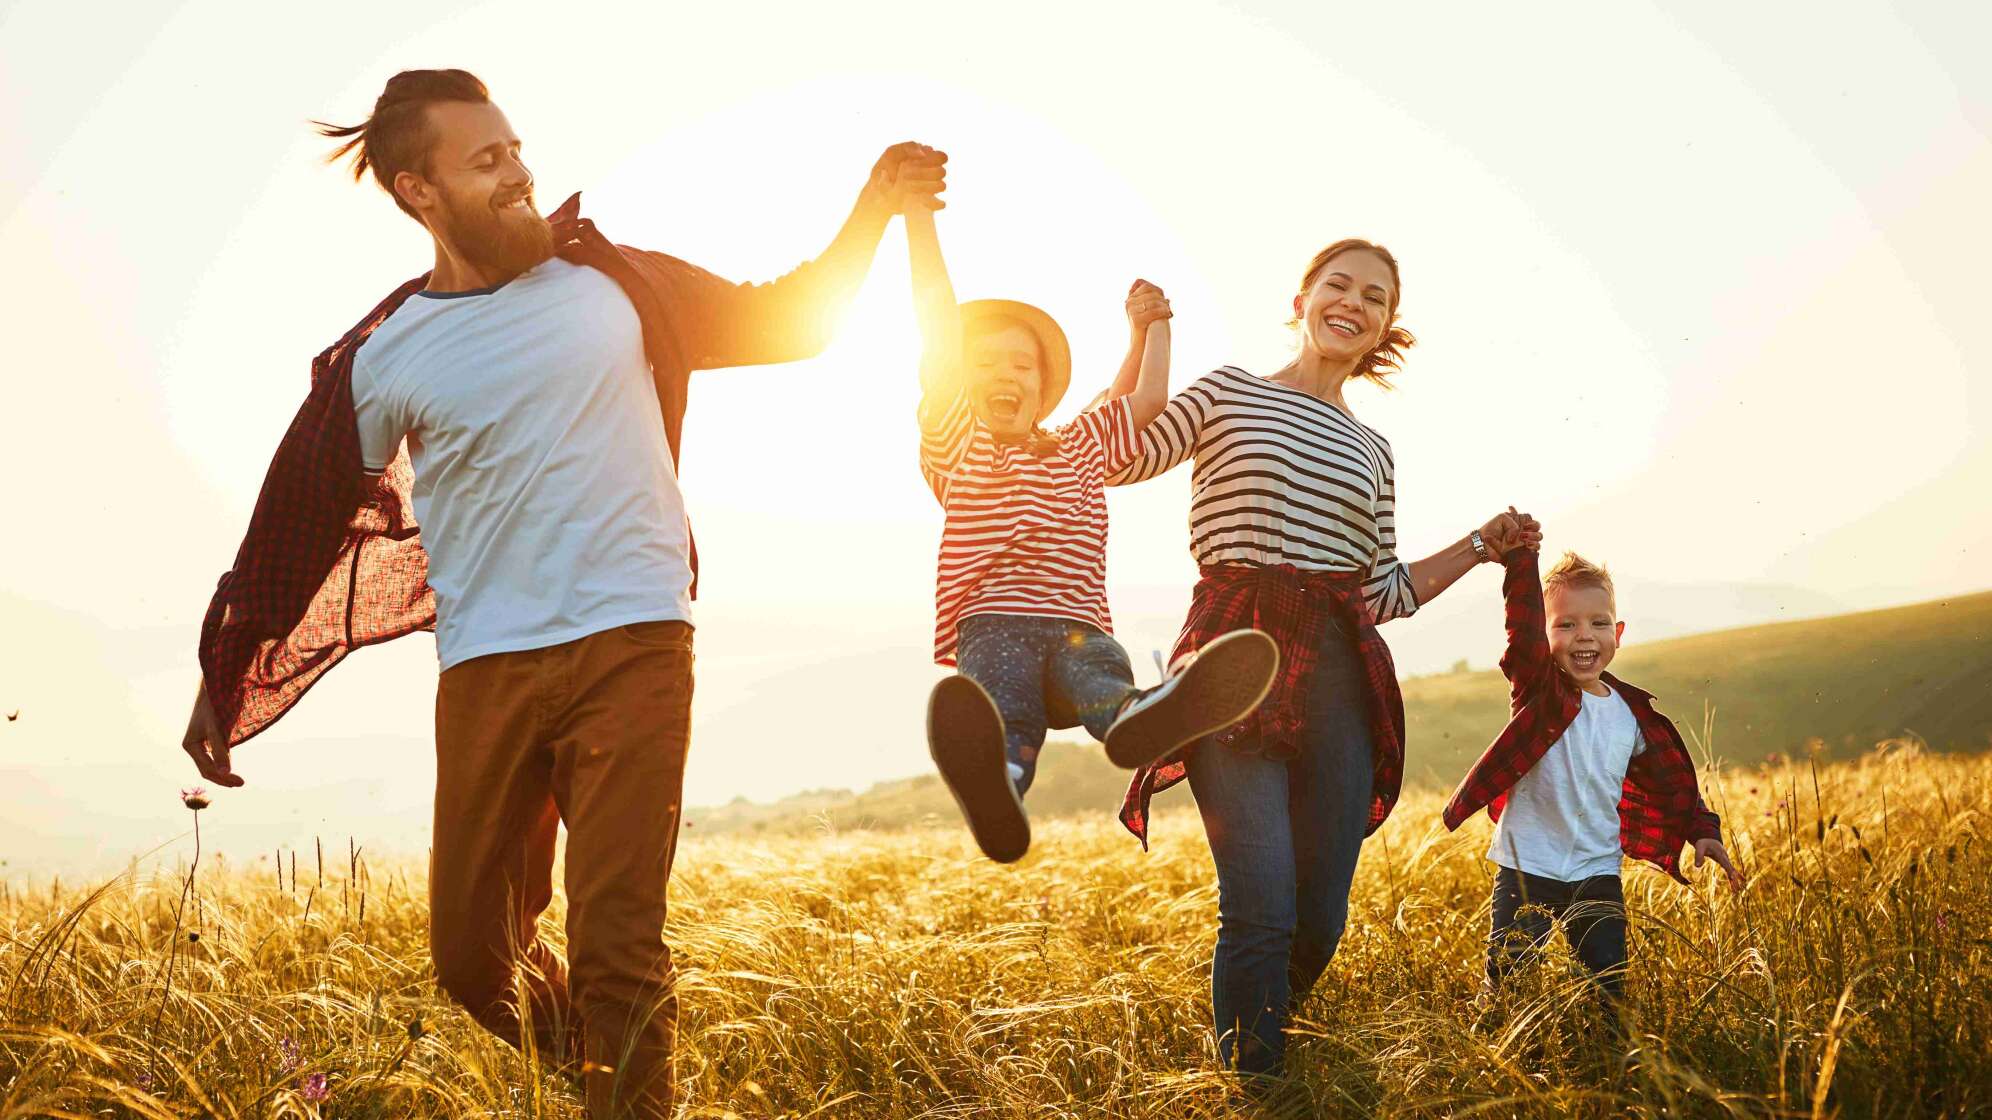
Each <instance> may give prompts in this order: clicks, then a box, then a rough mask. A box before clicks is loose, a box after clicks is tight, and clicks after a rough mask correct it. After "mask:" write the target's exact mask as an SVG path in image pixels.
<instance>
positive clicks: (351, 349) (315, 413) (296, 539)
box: [200, 195, 870, 745]
mask: <svg viewBox="0 0 1992 1120" xmlns="http://www.w3.org/2000/svg"><path fill="white" fill-rule="evenodd" d="M549 221H551V222H552V224H553V229H554V241H555V244H556V245H557V246H558V249H557V252H558V254H559V256H560V257H561V258H562V259H564V260H568V261H571V262H573V263H575V264H581V265H587V266H589V267H591V268H595V269H597V270H599V271H601V272H603V273H605V274H607V275H608V276H609V277H611V278H612V279H614V280H615V281H616V283H617V285H618V286H620V287H621V288H622V290H623V293H624V294H625V295H627V296H628V297H629V300H630V303H631V304H633V305H634V306H635V308H636V312H637V316H638V318H639V320H640V321H641V323H642V333H643V347H644V353H645V356H646V357H647V358H648V359H649V361H650V368H651V375H652V378H653V379H654V381H655V383H656V386H657V400H658V405H659V407H660V408H661V409H662V410H663V413H664V430H665V435H666V437H667V439H668V440H669V443H670V448H671V457H672V460H673V462H674V463H675V462H677V461H678V457H679V456H678V452H679V437H680V435H681V433H682V430H683V423H684V415H685V399H686V390H687V385H688V382H689V378H690V374H691V371H692V370H695V369H718V368H721V367H725V366H739V365H760V364H765V363H772V362H786V361H795V360H798V359H801V358H806V357H810V356H811V355H814V354H816V353H818V352H820V351H821V350H822V349H823V347H824V345H825V344H826V343H827V342H828V339H829V326H830V324H831V323H832V322H833V321H834V318H835V316H834V315H832V314H827V313H825V309H824V306H823V304H824V301H825V299H826V297H831V298H835V297H838V296H841V295H842V294H847V292H846V289H848V288H850V287H854V285H852V284H850V283H848V281H849V280H850V278H851V277H850V275H849V274H850V273H851V272H852V269H851V267H850V266H851V265H852V264H853V263H860V264H862V263H868V262H869V259H870V258H869V255H868V254H867V255H866V256H865V258H864V261H863V262H853V261H848V260H832V259H830V257H829V256H826V257H824V258H820V259H818V260H816V261H812V262H809V263H807V264H804V265H802V266H801V267H799V268H797V269H796V270H794V271H793V272H791V273H789V274H788V275H786V276H784V277H782V278H781V279H779V280H776V281H773V282H772V283H767V284H734V283H732V282H730V281H727V280H724V279H721V278H720V277H718V276H715V275H713V274H712V273H710V272H707V271H706V270H705V269H702V268H699V267H698V266H696V265H693V264H689V263H687V262H685V261H682V260H679V259H677V258H676V257H671V256H667V255H665V254H663V253H653V252H646V251H642V250H638V249H631V248H628V247H624V246H619V245H616V244H614V243H613V242H611V241H610V240H609V239H608V238H607V237H605V236H604V235H603V234H602V233H601V232H600V231H599V230H597V229H596V228H595V224H594V222H592V221H590V220H589V219H586V218H583V217H581V216H580V196H579V195H575V196H573V197H572V198H569V199H568V200H567V201H566V202H565V203H564V204H562V205H561V206H560V208H559V209H557V210H555V211H554V212H553V213H552V214H551V215H549ZM856 271H857V273H858V275H862V272H863V269H862V267H859V268H858V269H857V270H856ZM427 282H428V275H427V274H424V275H422V276H418V277H416V278H415V279H413V280H410V281H408V282H407V283H405V284H403V285H401V286H400V287H398V288H396V289H395V290H394V291H393V292H392V293H391V294H390V295H389V296H388V297H387V298H386V299H385V300H383V301H381V303H380V304H379V306H377V307H375V308H374V309H373V310H372V311H370V312H368V313H367V315H366V317H365V318H363V319H361V320H360V321H359V323H357V324H356V325H354V327H353V328H352V329H351V330H349V331H347V332H346V333H345V335H344V336H342V337H341V338H340V339H339V340H338V341H337V342H335V343H333V344H332V345H331V346H330V347H328V348H327V349H326V350H325V352H324V353H321V354H320V355H318V357H317V358H316V359H315V360H314V361H313V362H312V363H311V392H310V394H309V396H307V397H306V398H305V401H304V404H303V406H302V407H300V408H299V409H298V412H297V415H296V417H295V418H293V419H292V421H291V424H290V428H289V429H288V430H287V431H286V432H285V433H284V437H283V440H282V442H281V443H279V444H278V446H277V451H276V454H275V456H274V457H273V458H272V459H271V461H270V468H269V471H268V473H267V474H266V475H265V476H264V479H263V488H262V491H261V493H260V494H258V496H257V499H256V506H255V510H254V512H253V513H251V515H250V518H249V528H248V531H247V532H246V533H245V534H244V536H243V539H242V544H241V547H240V548H239V549H238V550H237V551H236V555H235V564H234V566H233V567H232V568H230V569H229V571H227V572H226V573H224V574H223V575H222V577H221V581H220V583H219V584H218V585H217V586H216V588H215V593H214V598H213V600H212V601H211V602H210V604H209V606H208V610H207V615H206V618H205V619H204V621H203V622H202V625H201V637H200V660H201V677H202V683H203V687H204V688H205V689H206V690H207V694H208V700H209V702H210V703H211V704H212V705H213V707H214V711H215V717H216V719H217V721H218V725H219V727H220V728H221V729H222V730H223V732H224V733H225V734H226V736H227V738H228V742H229V743H230V744H231V745H233V744H237V743H241V742H243V741H245V740H247V739H249V738H251V737H252V736H254V735H255V734H256V733H257V732H259V731H262V730H263V729H264V728H266V727H268V726H269V725H270V724H272V723H274V722H276V720H277V719H278V718H279V717H280V716H282V715H283V714H284V713H285V712H287V711H289V710H290V708H291V706H292V705H294V704H296V703H297V701H298V699H299V698H300V697H302V696H303V695H304V693H305V692H306V691H307V690H308V689H310V688H311V686H312V685H313V684H315V683H316V682H317V681H318V679H319V678H320V677H321V676H323V675H324V674H325V672H326V671H327V670H329V669H331V668H332V666H334V665H336V664H338V663H339V662H340V661H341V660H342V659H343V658H344V657H345V656H346V655H347V654H348V653H350V652H352V651H353V650H355V649H358V648H359V647H361V646H367V645H374V644H377V643H380V642H385V641H388V640H390V639H393V638H398V637H401V636H402V635H404V634H411V633H414V632H415V631H417V630H433V629H434V628H435V625H436V600H435V595H434V594H433V593H432V592H431V591H430V589H429V585H428V571H429V562H428V556H427V555H426V554H425V553H424V552H423V551H422V543H421V537H420V533H419V527H418V526H417V525H416V522H415V512H414V502H413V496H412V493H411V489H412V486H413V483H414V474H413V471H412V470H411V469H410V467H409V463H408V456H407V452H406V450H405V449H404V450H403V451H402V452H401V453H399V454H397V455H396V456H395V459H394V462H393V463H391V464H390V465H389V466H388V469H387V471H386V473H385V474H384V475H382V476H381V478H380V480H379V482H378V483H377V484H376V483H375V481H374V480H373V479H372V478H369V477H368V476H367V475H366V473H365V471H364V470H363V469H362V467H361V462H360V441H359V429H358V425H357V423H356V421H355V419H354V414H353V386H352V370H353V355H354V353H355V352H356V351H357V350H358V349H359V348H360V345H361V344H362V343H364V342H365V341H366V340H367V337H368V336H369V335H371V334H372V333H373V332H374V330H375V329H376V328H378V327H379V326H380V325H381V324H382V323H384V322H386V321H387V318H388V316H390V315H392V314H393V313H394V311H395V309H396V308H398V307H400V306H401V305H402V303H403V302H405V301H406V300H407V299H408V298H409V297H411V296H413V295H414V294H415V293H416V292H418V291H420V290H422V288H423V287H424V286H425V285H426V284H427ZM697 565H698V558H697V551H696V548H694V550H693V556H692V569H693V573H694V583H693V586H694V589H696V587H697V570H698V567H697Z"/></svg>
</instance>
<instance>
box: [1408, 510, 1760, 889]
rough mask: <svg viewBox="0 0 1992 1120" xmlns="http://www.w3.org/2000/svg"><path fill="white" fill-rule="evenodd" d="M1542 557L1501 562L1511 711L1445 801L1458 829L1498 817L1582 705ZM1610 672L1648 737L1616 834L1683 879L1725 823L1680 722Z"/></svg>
mask: <svg viewBox="0 0 1992 1120" xmlns="http://www.w3.org/2000/svg"><path fill="white" fill-rule="evenodd" d="M1539 562H1540V558H1539V556H1538V555H1537V554H1536V553H1535V552H1532V551H1525V550H1523V549H1514V550H1512V551H1510V552H1509V553H1508V555H1507V557H1506V560H1505V562H1504V566H1505V568H1506V574H1505V575H1504V576H1503V578H1502V582H1501V591H1502V595H1503V597H1504V598H1505V599H1506V600H1507V626H1508V649H1507V652H1506V653H1504V654H1502V655H1501V672H1502V673H1504V674H1505V675H1506V676H1507V678H1508V696H1509V704H1510V708H1511V710H1512V712H1513V715H1512V717H1511V718H1510V719H1509V720H1508V726H1507V727H1505V728H1503V729H1502V730H1501V734H1500V735H1498V736H1496V737H1495V739H1494V742H1493V743H1492V744H1491V745H1490V746H1488V748H1487V750H1486V753H1484V754H1482V755H1481V756H1480V761H1478V762H1476V763H1474V764H1473V769H1471V770H1469V771H1467V775H1466V778H1465V779H1464V780H1463V781H1461V782H1460V784H1459V789H1458V790H1456V791H1455V792H1454V793H1453V796H1452V800H1451V801H1450V802H1448V803H1447V805H1446V812H1445V821H1446V827H1447V828H1448V829H1455V828H1458V827H1459V826H1460V825H1461V824H1462V823H1464V822H1465V821H1466V820H1467V818H1469V817H1471V816H1473V814H1475V813H1477V812H1479V811H1480V810H1481V809H1482V808H1485V809H1486V810H1487V813H1488V816H1490V817H1492V818H1494V819H1495V820H1500V819H1501V810H1502V808H1503V807H1504V806H1505V805H1506V804H1507V801H1508V791H1509V790H1512V789H1513V788H1514V787H1515V783H1516V782H1518V781H1521V779H1522V775H1524V774H1527V773H1528V772H1529V770H1530V769H1532V768H1533V767H1534V766H1535V764H1536V763H1537V762H1539V761H1541V760H1542V756H1543V755H1544V754H1546V753H1548V751H1549V748H1550V747H1551V746H1553V745H1554V744H1555V743H1556V740H1557V739H1559V738H1561V737H1562V735H1563V733H1564V731H1565V730H1566V729H1568V728H1569V726H1570V721H1572V720H1574V719H1576V718H1577V710H1578V708H1579V707H1580V706H1581V705H1582V703H1583V698H1582V697H1581V696H1580V695H1579V690H1578V686H1577V683H1576V682H1575V681H1572V680H1571V679H1570V678H1569V677H1568V676H1567V675H1565V674H1564V672H1563V671H1562V670H1561V669H1559V668H1557V665H1556V662H1555V661H1554V660H1553V659H1552V658H1551V657H1550V652H1549V631H1548V628H1547V619H1546V618H1545V611H1544V608H1543V598H1542V579H1541V576H1540V575H1539V573H1538V570H1537V568H1538V564H1539ZM1604 680H1605V682H1606V683H1607V684H1609V685H1611V686H1612V687H1613V688H1614V689H1616V690H1618V694H1619V695H1620V696H1621V697H1624V699H1625V702H1626V705H1627V706H1628V707H1630V708H1631V709H1632V714H1633V718H1634V719H1636V720H1637V721H1638V723H1639V734H1640V736H1641V737H1642V738H1643V739H1644V740H1645V743H1646V749H1645V750H1643V751H1641V752H1640V753H1639V754H1638V755H1635V756H1634V757H1633V759H1632V761H1631V763H1630V764H1628V765H1627V767H1626V771H1625V786H1624V789H1623V792H1622V793H1621V795H1620V797H1619V805H1618V810H1619V839H1620V842H1621V843H1622V844H1623V846H1624V848H1625V854H1626V855H1629V856H1631V857H1633V858H1634V859H1643V860H1646V861H1647V862H1649V863H1652V864H1654V865H1655V866H1657V867H1659V868H1660V869H1661V870H1662V871H1665V872H1666V873H1667V874H1669V875H1672V876H1673V877H1674V878H1676V879H1679V880H1681V881H1682V882H1684V883H1685V882H1687V879H1686V878H1685V877H1684V876H1682V874H1681V847H1682V845H1684V844H1690V843H1693V842H1694V841H1696V840H1702V839H1715V838H1719V837H1720V836H1721V835H1722V831H1721V821H1720V820H1719V819H1718V818H1717V817H1716V815H1715V814H1714V813H1712V812H1710V811H1709V810H1708V807H1707V806H1705V805H1703V804H1702V799H1701V790H1700V788H1699V787H1698V786H1697V785H1696V782H1695V766H1694V762H1693V760H1692V759H1690V758H1689V757H1688V748H1687V744H1686V743H1685V742H1683V741H1682V739H1681V733H1680V732H1679V731H1678V730H1677V729H1676V728H1675V727H1674V721H1673V720H1670V719H1668V718H1667V717H1666V716H1664V715H1661V714H1660V712H1659V711H1658V710H1656V709H1655V708H1654V707H1653V696H1652V694H1651V693H1649V692H1646V691H1645V690H1644V689H1640V688H1636V687H1634V686H1632V685H1629V684H1627V683H1625V682H1624V681H1621V680H1619V679H1618V678H1617V677H1614V676H1612V675H1611V674H1610V673H1606V674H1604Z"/></svg>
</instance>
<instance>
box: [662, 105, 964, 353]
mask: <svg viewBox="0 0 1992 1120" xmlns="http://www.w3.org/2000/svg"><path fill="white" fill-rule="evenodd" d="M947 159H948V157H947V153H945V152H940V151H936V150H935V149H933V148H930V147H928V146H926V145H925V144H919V143H915V142H913V141H907V142H906V143H903V144H894V145H893V146H892V147H890V148H887V149H886V150H885V152H884V153H883V154H882V155H880V156H879V158H878V162H877V163H876V164H874V165H873V166H872V170H871V174H870V176H869V177H868V178H867V179H866V180H865V184H864V186H863V188H862V189H860V190H859V191H858V198H857V201H856V202H855V203H854V204H853V205H852V207H851V213H850V216H849V217H848V218H846V219H844V225H843V228H842V229H840V230H838V231H837V236H836V237H835V238H834V239H832V240H831V242H830V246H829V247H828V248H827V249H825V250H824V251H823V252H822V254H821V255H819V256H818V257H817V258H816V259H814V260H812V261H809V262H808V263H806V264H803V265H801V266H799V267H798V268H796V269H795V270H794V271H792V272H790V273H788V274H787V275H785V276H783V277H781V278H780V279H778V280H774V281H771V282H769V283H766V284H729V283H727V282H726V281H724V280H721V279H720V278H719V277H717V276H712V275H711V274H710V273H702V274H701V275H702V276H704V277H705V278H706V279H707V280H708V281H710V282H709V283H701V284H699V285H698V287H699V289H700V290H698V291H695V292H687V293H683V294H684V295H686V296H687V297H688V298H689V300H690V302H691V304H692V306H690V307H687V308H685V309H684V311H685V314H684V315H683V317H682V319H681V329H682V330H683V331H684V334H685V337H686V339H687V341H688V342H689V344H690V345H689V346H688V347H687V354H686V357H687V359H688V360H689V364H690V366H691V368H693V369H719V368H724V367H727V366H751V365H766V364H769V363H773V362H793V361H800V360H801V359H804V358H810V357H814V356H815V355H817V354H818V353H821V352H822V350H823V348H824V347H825V346H827V345H829V343H830V336H831V335H832V333H833V332H834V329H835V327H836V323H837V320H838V318H839V317H840V316H841V315H842V313H843V310H844V306H845V305H846V304H847V303H849V302H850V300H851V297H852V296H853V295H855V294H857V290H858V288H859V287H860V286H861V285H863V283H864V279H865V274H866V273H867V272H869V271H870V270H871V263H872V258H873V257H874V256H875V255H876V254H877V252H878V241H879V238H880V237H881V236H882V235H883V234H884V233H885V227H886V225H887V224H888V223H889V222H891V220H892V216H893V215H894V214H899V213H904V212H905V211H906V210H907V209H908V208H910V207H919V208H921V209H923V210H938V209H940V208H941V207H943V206H945V205H947V204H946V203H945V202H943V201H942V200H941V198H940V194H941V191H943V190H944V189H946V187H947Z"/></svg>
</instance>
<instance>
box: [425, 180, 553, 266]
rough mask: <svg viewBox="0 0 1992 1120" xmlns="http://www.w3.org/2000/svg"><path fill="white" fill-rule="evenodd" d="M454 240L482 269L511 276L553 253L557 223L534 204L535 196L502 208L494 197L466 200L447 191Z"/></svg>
mask: <svg viewBox="0 0 1992 1120" xmlns="http://www.w3.org/2000/svg"><path fill="white" fill-rule="evenodd" d="M444 200H445V202H444V209H445V210H446V211H447V213H448V215H449V217H448V222H449V232H450V241H451V242H452V243H453V247H454V248H455V249H456V251H457V252H459V253H462V254H463V256H464V258H465V259H466V260H467V261H469V262H470V263H471V264H473V265H476V266H477V268H478V270H479V271H481V272H485V273H487V274H490V275H492V276H494V277H496V279H497V281H498V282H499V283H504V282H505V281H508V280H511V279H512V278H513V277H515V276H517V275H519V274H520V273H522V272H524V271H526V270H527V269H529V268H532V267H534V266H536V265H538V264H540V263H542V262H544V261H545V260H546V259H547V258H548V257H551V256H553V227H552V226H551V225H549V224H548V223H547V220H546V219H545V218H542V217H540V215H539V211H537V210H535V209H534V208H533V203H532V196H530V195H528V196H527V197H526V205H525V208H524V209H523V210H521V211H518V212H516V213H515V212H511V211H505V212H500V211H499V210H496V209H494V208H493V207H492V205H491V203H490V201H489V200H488V199H486V200H480V201H476V202H466V201H463V200H460V199H458V198H456V197H454V196H452V195H448V194H445V195H444Z"/></svg>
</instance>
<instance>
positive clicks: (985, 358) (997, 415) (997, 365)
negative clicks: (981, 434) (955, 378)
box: [963, 326, 1044, 439]
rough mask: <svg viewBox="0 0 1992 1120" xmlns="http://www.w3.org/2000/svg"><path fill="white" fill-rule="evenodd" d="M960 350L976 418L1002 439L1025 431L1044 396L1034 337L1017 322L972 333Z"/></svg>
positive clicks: (1023, 434)
mask: <svg viewBox="0 0 1992 1120" xmlns="http://www.w3.org/2000/svg"><path fill="white" fill-rule="evenodd" d="M963 349H964V350H966V351H967V354H966V358H967V364H968V376H969V391H968V400H969V405H970V407H972V408H973V409H974V411H975V415H976V417H977V418H978V419H980V420H981V421H982V422H983V423H984V424H986V425H988V427H989V430H990V431H992V432H994V433H996V435H997V436H999V437H1001V438H1004V439H1021V438H1023V437H1024V436H1026V435H1029V434H1030V430H1031V426H1032V425H1033V424H1035V423H1037V414H1038V404H1039V402H1040V401H1042V400H1043V399H1044V397H1043V386H1044V370H1043V369H1042V368H1041V365H1040V363H1039V359H1038V339H1037V336H1036V335H1034V334H1032V333H1031V332H1030V331H1029V330H1027V329H1025V328H1023V327H1021V326H1006V327H1002V328H1001V329H998V330H980V331H971V332H970V333H969V335H968V338H967V339H966V340H965V342H964V344H963Z"/></svg>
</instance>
